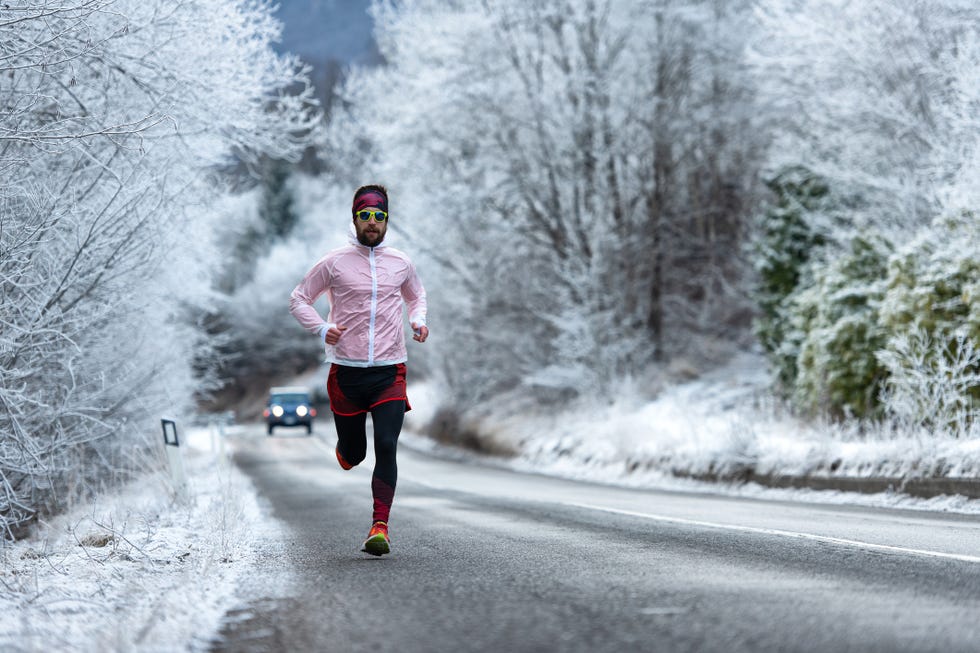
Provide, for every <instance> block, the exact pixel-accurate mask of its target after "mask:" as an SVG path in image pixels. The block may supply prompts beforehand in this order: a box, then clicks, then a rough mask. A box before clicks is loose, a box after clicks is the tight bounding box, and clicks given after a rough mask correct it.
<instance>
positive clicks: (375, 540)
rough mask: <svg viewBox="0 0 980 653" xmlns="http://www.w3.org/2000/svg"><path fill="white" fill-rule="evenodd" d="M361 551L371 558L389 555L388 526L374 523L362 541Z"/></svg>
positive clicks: (382, 523) (380, 522)
mask: <svg viewBox="0 0 980 653" xmlns="http://www.w3.org/2000/svg"><path fill="white" fill-rule="evenodd" d="M361 551H364V552H365V553H370V554H371V555H373V556H383V555H384V554H386V553H390V552H391V541H390V540H389V539H388V524H386V523H384V522H383V521H376V522H374V526H372V527H371V531H370V532H369V533H368V536H367V539H366V540H364V548H363V549H361Z"/></svg>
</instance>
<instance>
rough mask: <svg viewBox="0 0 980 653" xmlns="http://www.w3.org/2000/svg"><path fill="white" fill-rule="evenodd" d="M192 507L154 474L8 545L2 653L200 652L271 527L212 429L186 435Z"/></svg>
mask: <svg viewBox="0 0 980 653" xmlns="http://www.w3.org/2000/svg"><path fill="white" fill-rule="evenodd" d="M181 437H182V443H183V444H182V451H183V458H184V464H185V469H186V472H187V478H188V486H189V488H188V489H189V492H188V498H187V499H186V500H184V501H179V500H175V499H174V498H173V497H174V494H173V490H172V487H171V482H170V480H169V477H168V475H167V474H166V473H165V472H164V473H156V474H150V475H147V476H145V477H143V478H141V479H139V480H138V481H136V482H134V483H131V484H130V485H128V486H127V487H125V488H123V489H122V490H121V491H118V492H115V493H111V494H107V495H105V496H103V497H100V498H98V499H97V500H95V501H93V502H91V503H89V504H87V505H81V506H78V507H76V508H75V509H73V510H71V511H70V512H69V513H67V514H63V515H59V516H57V517H55V518H53V519H51V520H50V521H46V522H43V523H42V524H40V525H39V526H38V527H37V528H36V529H35V532H34V533H33V534H32V535H31V536H30V537H28V538H25V539H23V540H20V541H17V542H15V543H12V544H7V545H6V546H5V547H4V548H3V550H2V555H3V564H2V567H0V650H3V651H52V650H58V651H175V650H192V651H194V650H204V649H206V648H207V647H208V645H209V642H210V640H211V638H212V637H213V636H214V635H215V633H216V632H217V631H218V628H219V626H220V620H221V617H222V615H224V613H225V611H226V610H227V609H228V608H230V607H232V606H234V605H235V604H236V602H237V601H236V598H235V595H234V592H235V587H236V581H237V579H238V578H239V577H240V575H241V574H243V573H244V572H245V571H247V570H248V569H249V567H250V564H251V562H252V561H251V559H250V556H251V554H252V548H251V545H252V543H253V542H254V541H255V539H256V537H258V536H259V535H260V531H262V530H263V529H264V526H263V524H262V519H263V517H262V513H261V510H260V507H259V505H258V503H257V499H256V493H255V491H254V489H253V488H252V486H251V484H250V482H249V481H248V479H247V478H246V477H245V476H244V475H243V474H241V472H239V471H238V470H237V469H236V468H235V466H234V465H233V464H231V463H230V462H229V461H228V459H227V457H226V456H225V455H223V454H222V453H221V452H220V450H219V451H212V446H213V442H212V439H211V435H210V433H209V430H208V429H200V428H198V429H187V430H186V431H182V432H181Z"/></svg>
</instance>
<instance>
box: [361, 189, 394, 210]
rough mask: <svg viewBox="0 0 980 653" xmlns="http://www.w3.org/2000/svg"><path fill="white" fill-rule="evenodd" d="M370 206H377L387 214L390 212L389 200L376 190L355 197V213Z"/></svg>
mask: <svg viewBox="0 0 980 653" xmlns="http://www.w3.org/2000/svg"><path fill="white" fill-rule="evenodd" d="M369 206H376V207H378V208H379V209H381V210H382V211H384V212H385V213H387V212H388V198H387V197H385V196H384V195H383V194H382V193H379V192H378V191H376V190H366V191H363V192H361V193H359V194H358V195H355V196H354V207H353V211H354V213H357V212H358V211H360V210H361V209H366V208H368V207H369Z"/></svg>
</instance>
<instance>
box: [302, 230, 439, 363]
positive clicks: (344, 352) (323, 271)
mask: <svg viewBox="0 0 980 653" xmlns="http://www.w3.org/2000/svg"><path fill="white" fill-rule="evenodd" d="M323 293H327V300H328V301H329V302H330V315H329V316H328V319H327V321H324V320H323V318H322V317H320V314H319V313H317V311H316V309H315V308H313V302H315V301H316V300H317V299H318V298H319V297H320V295H322V294H323ZM403 301H404V302H405V303H407V304H408V315H409V321H411V322H415V323H418V324H419V325H423V324H425V313H426V303H425V288H423V287H422V281H421V280H420V279H419V276H418V274H417V273H416V271H415V265H413V264H412V261H411V260H409V258H408V256H407V255H406V254H405V253H404V252H401V251H399V250H397V249H395V248H393V247H387V246H385V244H384V243H381V244H380V245H377V246H376V247H366V246H364V245H362V244H360V243H359V242H358V241H357V239H356V238H354V237H353V236H352V237H351V238H350V244H349V245H347V246H345V247H340V248H338V249H335V250H333V251H331V252H329V253H328V254H327V255H326V256H324V257H323V258H322V259H320V260H319V261H317V263H316V265H314V266H313V268H312V269H311V270H310V271H309V272H307V273H306V276H305V277H304V278H303V280H302V281H301V282H300V284H299V285H298V286H296V288H295V289H294V290H293V292H292V294H291V295H290V297H289V312H290V313H292V314H293V317H295V318H296V319H297V320H298V321H299V323H300V324H302V325H303V327H304V328H306V330H307V331H309V332H310V333H316V334H319V335H320V338H321V339H324V338H325V337H326V333H327V329H329V328H330V327H332V326H336V325H340V326H345V327H347V330H346V331H344V334H343V335H342V336H340V340H339V341H337V345H336V346H334V347H331V346H330V345H327V344H324V348H325V350H326V354H327V359H326V360H327V362H328V363H337V364H338V365H351V366H354V367H374V366H378V365H393V364H395V363H404V362H405V361H406V360H407V359H408V353H407V352H406V350H405V331H404V325H403V322H402V302H403Z"/></svg>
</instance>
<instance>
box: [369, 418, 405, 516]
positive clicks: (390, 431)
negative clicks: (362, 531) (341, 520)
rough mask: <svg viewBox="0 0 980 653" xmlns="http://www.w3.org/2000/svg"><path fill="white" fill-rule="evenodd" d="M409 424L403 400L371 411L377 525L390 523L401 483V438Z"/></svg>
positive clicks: (373, 479) (373, 486)
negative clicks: (404, 424)
mask: <svg viewBox="0 0 980 653" xmlns="http://www.w3.org/2000/svg"><path fill="white" fill-rule="evenodd" d="M404 420H405V402H404V401H403V400H396V401H386V402H385V403H383V404H378V405H377V406H375V407H374V408H372V409H371V421H372V423H373V424H374V457H375V464H374V476H373V477H372V478H371V493H372V494H373V495H374V519H373V521H375V522H379V521H383V522H385V523H387V522H388V514H389V513H390V512H391V502H392V500H393V499H394V498H395V484H396V483H397V482H398V465H397V464H396V462H395V453H396V450H397V449H398V434H399V433H401V430H402V422H404Z"/></svg>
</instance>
